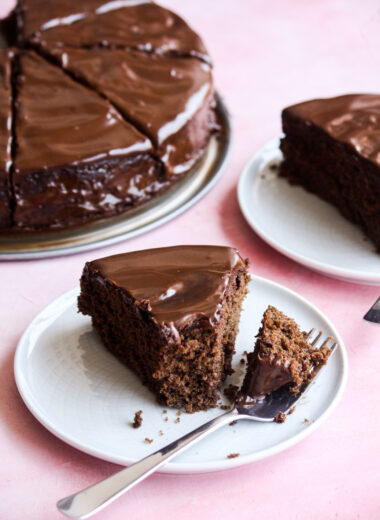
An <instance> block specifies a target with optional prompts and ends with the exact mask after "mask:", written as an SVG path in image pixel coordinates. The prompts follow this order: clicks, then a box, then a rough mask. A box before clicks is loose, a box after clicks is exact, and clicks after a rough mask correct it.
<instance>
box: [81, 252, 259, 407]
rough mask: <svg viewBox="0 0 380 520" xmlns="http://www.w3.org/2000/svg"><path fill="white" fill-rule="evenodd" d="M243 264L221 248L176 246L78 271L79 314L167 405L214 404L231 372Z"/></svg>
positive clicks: (114, 258) (243, 279)
mask: <svg viewBox="0 0 380 520" xmlns="http://www.w3.org/2000/svg"><path fill="white" fill-rule="evenodd" d="M247 267H248V262H247V261H246V260H243V259H242V258H241V257H240V255H239V253H238V252H237V251H236V250H235V249H232V248H229V247H218V246H176V247H166V248H159V249H148V250H145V251H137V252H133V253H125V254H121V255H115V256H110V257H107V258H102V259H100V260H95V261H93V262H89V263H87V264H86V265H85V268H84V271H83V275H82V278H81V294H80V296H79V301H78V302H79V303H78V305H79V310H80V311H81V312H82V313H83V314H88V315H90V316H91V317H92V323H93V326H94V328H95V330H96V331H97V332H98V334H99V336H100V338H101V340H102V342H103V343H104V345H105V346H106V347H107V348H108V349H109V350H110V351H111V352H112V353H113V354H114V355H115V356H116V357H117V358H118V359H119V360H120V361H121V362H123V363H125V364H126V365H127V366H128V367H129V368H131V369H132V370H133V371H134V372H135V373H136V374H137V375H138V376H139V377H140V378H141V380H142V381H143V383H145V384H146V385H147V386H148V387H149V388H150V389H151V390H152V392H153V393H154V394H155V395H156V397H157V399H158V401H159V402H160V403H162V404H165V405H167V406H171V407H176V408H180V407H183V408H185V410H186V411H187V412H194V411H197V410H206V409H207V408H209V407H214V406H215V405H216V403H217V399H218V395H219V390H220V388H221V384H222V382H223V380H224V379H225V378H226V376H227V375H228V374H229V373H231V358H232V354H233V351H234V344H235V338H236V334H237V331H238V323H239V319H240V311H241V306H242V302H243V299H244V297H245V295H246V292H247V282H248V279H249V274H248V272H247Z"/></svg>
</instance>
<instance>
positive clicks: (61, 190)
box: [13, 51, 167, 230]
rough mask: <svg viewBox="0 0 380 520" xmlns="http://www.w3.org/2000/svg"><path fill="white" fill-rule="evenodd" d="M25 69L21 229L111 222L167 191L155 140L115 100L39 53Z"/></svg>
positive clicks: (20, 85) (19, 103) (20, 110)
mask: <svg viewBox="0 0 380 520" xmlns="http://www.w3.org/2000/svg"><path fill="white" fill-rule="evenodd" d="M18 67H19V72H20V75H19V76H18V81H17V98H16V118H15V135H16V154H15V159H14V172H13V189H14V195H15V209H14V225H15V227H16V228H19V229H23V230H24V229H41V230H43V229H45V228H60V227H67V226H72V225H77V224H81V223H85V222H87V221H88V220H92V219H95V218H98V217H105V216H111V215H114V214H117V213H120V212H121V211H124V210H125V209H127V208H130V207H133V206H134V205H137V204H140V203H141V202H144V201H145V200H149V199H150V198H151V197H152V196H153V194H155V193H158V192H160V190H161V189H164V188H165V187H166V186H167V183H166V181H165V179H163V175H162V174H163V171H162V165H161V164H160V162H159V161H158V160H157V159H156V157H155V154H154V151H153V148H152V144H151V142H150V140H149V139H148V138H147V137H146V136H144V135H143V134H141V133H140V132H139V131H138V130H136V129H135V128H134V127H133V126H132V125H130V124H129V123H128V122H126V121H124V119H123V118H122V117H121V115H120V114H119V112H118V111H117V110H116V109H115V108H114V107H113V106H112V105H111V104H110V103H109V102H108V101H106V100H105V99H104V98H102V97H101V96H100V95H98V94H97V93H96V92H92V91H91V90H90V89H88V88H86V87H84V86H83V85H80V84H79V83H77V82H76V81H74V80H73V79H71V78H70V77H69V76H68V75H67V74H65V72H63V71H62V70H60V69H59V68H58V67H56V66H54V65H52V64H50V63H48V62H47V61H46V60H45V59H43V58H41V57H40V56H38V55H37V54H36V53H34V52H33V51H23V52H22V53H21V55H20V57H19V62H18Z"/></svg>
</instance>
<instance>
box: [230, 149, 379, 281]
mask: <svg viewBox="0 0 380 520" xmlns="http://www.w3.org/2000/svg"><path fill="white" fill-rule="evenodd" d="M281 160H282V153H281V151H280V149H279V139H274V140H272V141H270V142H269V143H267V144H266V145H265V146H263V147H262V148H260V150H258V152H257V153H255V155H254V156H253V157H252V158H251V159H250V161H249V162H248V163H247V165H246V166H245V168H244V170H243V172H242V174H241V177H240V180H239V185H238V198H239V205H240V208H241V210H242V212H243V215H244V216H245V218H246V220H247V222H248V223H249V225H250V226H251V227H252V228H253V229H254V231H256V233H257V234H258V235H259V236H260V237H261V238H262V239H263V240H265V241H266V242H267V243H268V244H270V245H271V246H272V247H274V248H275V249H277V250H278V251H280V252H281V253H283V254H284V255H286V256H288V257H289V258H291V259H292V260H295V261H296V262H299V263H301V264H303V265H305V266H306V267H309V268H310V269H313V270H315V271H318V272H320V273H323V274H325V275H327V276H331V277H334V278H338V279H341V280H345V281H349V282H356V283H364V284H371V285H380V254H379V253H376V251H375V246H374V245H373V244H372V242H370V241H369V240H368V239H366V238H365V237H364V235H363V233H362V231H361V230H360V228H359V227H357V226H355V225H354V224H351V223H350V222H349V221H348V220H346V219H345V218H343V217H342V216H341V215H340V213H339V212H338V210H337V209H336V208H334V207H333V206H331V205H330V204H328V203H327V202H324V201H323V200H321V199H320V198H318V197H317V196H315V195H312V194H311V193H308V192H307V191H306V190H304V189H303V188H301V187H300V186H292V185H290V184H289V183H288V181H287V180H286V179H281V178H279V177H278V175H277V173H276V171H273V169H271V167H275V166H277V165H278V164H279V163H280V162H281Z"/></svg>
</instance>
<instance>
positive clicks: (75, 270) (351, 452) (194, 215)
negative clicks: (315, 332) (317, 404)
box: [0, 0, 380, 520]
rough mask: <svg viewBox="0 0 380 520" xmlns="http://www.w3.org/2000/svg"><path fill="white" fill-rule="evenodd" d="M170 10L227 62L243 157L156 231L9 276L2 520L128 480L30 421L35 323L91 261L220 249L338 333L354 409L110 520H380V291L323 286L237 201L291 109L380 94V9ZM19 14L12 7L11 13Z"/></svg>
mask: <svg viewBox="0 0 380 520" xmlns="http://www.w3.org/2000/svg"><path fill="white" fill-rule="evenodd" d="M57 1H59V0H57ZM164 3H165V5H167V6H169V7H171V8H173V9H175V10H176V11H178V13H179V14H181V15H183V16H184V17H185V18H186V19H187V20H188V21H189V22H190V23H191V24H192V25H193V26H194V28H196V29H197V30H198V31H199V32H200V34H202V35H203V36H204V38H205V41H206V44H207V46H208V48H209V50H210V52H211V55H212V56H213V59H214V62H215V77H216V86H217V88H218V90H219V91H220V92H221V93H222V94H223V96H224V97H225V101H226V103H227V106H228V107H229V109H230V112H231V114H232V118H233V124H234V130H235V138H234V146H233V153H232V157H231V160H230V162H229V164H228V167H227V170H226V172H225V174H224V177H223V178H222V180H221V181H220V182H219V184H218V185H217V186H216V187H215V188H214V189H213V190H212V192H211V193H209V194H208V195H207V196H206V197H205V198H204V199H203V200H202V201H200V202H199V203H198V204H197V205H196V206H195V207H193V208H192V209H190V210H189V211H188V212H187V213H185V214H184V215H182V216H180V217H178V218H177V219H175V220H174V221H172V222H170V223H168V224H166V225H164V226H162V227H160V228H159V229H156V230H155V231H152V232H150V233H147V234H145V235H142V236H140V237H138V238H136V239H133V240H130V241H126V242H124V243H121V244H118V245H116V246H113V247H109V248H104V249H102V250H97V251H95V252H90V253H84V254H80V255H75V256H71V257H64V258H56V259H50V260H41V261H28V262H2V263H1V264H0V273H1V291H0V309H1V318H0V322H1V336H2V340H1V349H0V371H1V375H0V395H1V399H0V416H1V426H0V446H1V453H2V460H1V465H0V486H1V491H2V493H1V495H2V496H1V500H0V518H1V519H7V520H16V519H17V520H18V519H21V518H27V519H29V520H45V519H49V520H52V519H55V518H57V519H59V518H63V517H62V516H61V515H60V514H59V513H58V512H57V511H56V509H55V502H56V500H57V499H58V498H61V497H62V496H65V495H67V494H69V493H71V492H74V491H76V490H79V489H80V488H82V487H84V486H87V485H89V484H91V483H93V482H95V481H96V480H97V479H100V478H103V477H106V476H107V475H110V474H111V473H113V472H114V471H115V470H116V469H118V467H117V466H115V465H113V464H109V463H105V462H102V461H100V460H98V459H95V458H93V457H90V456H88V455H85V454H82V453H81V452H79V451H77V450H75V449H73V448H71V447H69V446H67V445H66V444H64V443H63V442H61V441H59V440H57V439H56V438H55V437H54V436H53V435H51V434H50V433H49V432H48V431H46V430H45V429H44V428H43V427H42V426H41V425H40V424H39V423H38V422H37V421H36V420H35V419H34V418H33V417H32V415H31V414H30V413H29V412H28V411H27V409H26V407H25V406H24V404H23V402H22V401H21V398H20V397H19V395H18V392H17V389H16V386H15V383H14V379H13V357H14V352H15V349H16V345H17V342H18V340H19V338H20V335H21V334H22V332H23V330H24V329H25V327H26V326H27V325H28V323H29V321H30V320H31V319H32V318H34V316H36V314H37V313H38V312H40V311H41V310H42V309H43V307H44V306H45V305H46V304H48V303H49V302H50V301H51V300H52V299H54V298H56V297H57V296H59V295H60V294H61V293H62V292H64V291H66V290H68V289H70V288H72V287H73V286H75V285H77V283H78V278H79V276H80V273H81V269H82V266H83V264H84V262H85V261H86V260H90V259H92V258H96V257H98V256H105V255H108V254H111V253H117V252H123V251H130V250H135V249H143V248H147V247H156V246H166V245H172V244H180V243H213V244H226V245H233V246H235V247H237V248H238V249H239V250H240V251H241V253H242V254H243V255H244V256H248V257H249V258H250V259H251V261H252V271H253V272H254V273H255V274H258V275H261V276H264V277H267V278H270V279H272V280H274V281H276V282H279V283H281V284H284V285H285V286H287V287H289V288H291V289H293V290H295V291H297V292H298V293H300V294H301V295H302V296H304V297H306V298H308V299H309V300H310V301H311V302H313V303H314V304H315V305H317V306H318V307H319V308H320V309H321V310H322V311H323V312H325V313H326V315H327V316H328V318H330V319H331V320H332V321H333V323H334V324H335V325H336V326H337V328H338V329H339V330H340V332H341V334H342V336H343V339H344V341H345V343H346V347H347V350H348V356H349V363H350V373H349V382H348V386H347V390H346V392H345V395H344V397H343V400H342V401H341V403H340V405H339V407H338V408H337V409H336V411H335V412H334V414H333V415H332V416H331V417H330V418H329V420H328V421H327V422H326V423H324V424H323V425H322V426H321V427H320V428H319V429H318V430H317V431H316V432H315V433H314V434H312V435H311V436H310V437H309V438H307V439H306V440H305V441H303V442H302V443H300V444H298V445H297V446H295V447H293V448H291V449H289V450H287V451H285V452H283V453H281V454H279V455H276V456H273V457H272V458H269V459H266V460H263V461H260V462H256V463H253V464H251V465H248V466H245V467H242V468H238V469H234V470H229V471H224V472H220V473H213V474H205V475H195V476H170V475H154V476H153V477H151V478H149V479H148V480H147V481H145V482H144V483H142V484H141V485H139V486H138V487H136V488H135V489H133V490H132V491H130V492H129V493H128V494H127V495H126V496H125V497H123V498H122V499H120V500H119V501H117V502H116V503H115V504H113V505H112V506H111V507H109V508H108V509H106V510H105V511H103V512H102V513H100V514H99V515H98V516H97V518H99V519H100V518H101V519H104V520H110V519H113V520H119V519H125V518H130V519H139V518H144V519H145V518H153V517H154V518H156V519H164V518H165V519H167V518H180V519H182V520H187V519H192V518H194V516H196V517H197V518H199V519H201V518H204V519H206V518H207V519H209V518H218V519H220V520H224V519H226V520H227V519H228V520H230V519H231V518H232V517H235V518H239V519H251V518H260V519H261V520H267V519H273V518H276V517H278V516H279V515H281V519H282V520H288V519H289V520H290V519H292V520H293V519H305V518H307V519H309V520H313V519H345V520H351V519H359V518H360V519H366V520H371V519H379V518H380V493H379V486H380V460H379V458H380V435H379V431H380V414H379V411H380V405H379V395H380V378H379V375H378V372H379V366H380V341H379V336H380V329H379V328H376V327H375V326H370V325H367V324H366V323H364V322H363V321H362V316H363V314H364V312H365V311H366V310H367V309H368V307H370V305H371V304H372V303H373V302H374V301H375V299H376V298H377V297H378V295H379V292H380V289H379V288H375V287H369V286H360V285H355V284H349V283H344V282H340V281H335V280H332V279H329V278H326V277H323V276H320V275H319V274H316V273H313V272H311V271H308V270H307V269H305V268H303V267H301V266H300V265H298V264H296V263H294V262H292V261H290V260H288V259H286V258H285V257H283V256H282V255H280V254H278V253H276V252H275V251H273V250H272V249H271V248H270V247H268V246H267V245H266V244H265V243H264V242H262V241H261V240H260V239H259V238H258V237H257V236H256V235H255V234H254V233H253V231H251V229H250V228H249V227H248V225H247V224H246V223H245V221H244V219H243V217H242V215H241V213H240V211H239V207H238V204H237V200H236V184H237V181H238V177H239V174H240V172H241V170H242V168H243V166H244V164H245V163H246V161H247V160H248V159H249V157H250V156H251V155H252V154H253V153H254V152H255V150H257V148H258V147H259V146H260V145H262V144H263V143H264V142H266V141H267V140H268V139H270V138H272V137H274V136H277V135H278V134H279V132H280V119H279V114H280V110H281V108H282V107H284V106H286V105H288V104H290V103H292V102H296V101H301V100H304V99H307V98H311V97H313V96H325V95H333V94H340V93H346V92H355V91H364V92H378V91H379V90H380V89H379V78H380V68H379V63H380V61H379V48H380V8H379V2H378V1H377V0H362V1H360V2H359V1H357V0H356V1H355V0H351V1H348V0H330V1H327V0H324V1H322V0H313V1H311V0H309V1H308V2H303V1H301V0H298V1H297V0H292V1H290V0H288V1H282V2H281V1H279V0H274V1H273V0H272V1H271V2H269V1H267V0H255V1H249V0H234V1H231V0H208V1H207V2H205V1H202V0H192V1H191V2H180V1H179V0H166V1H165V2H164ZM10 5H11V2H10V1H9V2H8V1H7V0H2V2H1V9H2V10H3V11H4V12H5V11H6V8H7V6H10ZM231 515H234V516H231Z"/></svg>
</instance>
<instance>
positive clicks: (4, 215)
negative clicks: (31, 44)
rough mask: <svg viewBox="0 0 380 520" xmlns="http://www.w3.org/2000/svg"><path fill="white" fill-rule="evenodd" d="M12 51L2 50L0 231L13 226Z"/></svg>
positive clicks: (0, 58)
mask: <svg viewBox="0 0 380 520" xmlns="http://www.w3.org/2000/svg"><path fill="white" fill-rule="evenodd" d="M12 55H13V54H12V51H9V50H3V49H0V229H6V228H9V227H10V224H11V209H10V199H11V183H10V177H9V175H10V165H11V146H12V89H11V60H12Z"/></svg>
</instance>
